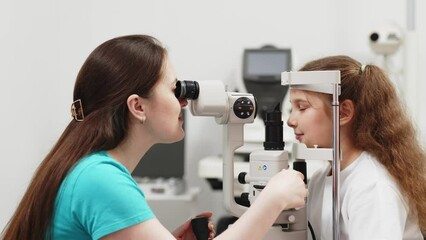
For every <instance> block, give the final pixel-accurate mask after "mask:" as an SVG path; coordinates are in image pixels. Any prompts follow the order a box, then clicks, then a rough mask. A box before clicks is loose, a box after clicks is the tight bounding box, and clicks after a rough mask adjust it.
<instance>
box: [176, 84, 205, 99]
mask: <svg viewBox="0 0 426 240" xmlns="http://www.w3.org/2000/svg"><path fill="white" fill-rule="evenodd" d="M199 94H200V86H199V85H198V82H196V81H177V82H176V89H175V96H176V97H177V98H186V99H192V100H194V99H197V98H198V95H199Z"/></svg>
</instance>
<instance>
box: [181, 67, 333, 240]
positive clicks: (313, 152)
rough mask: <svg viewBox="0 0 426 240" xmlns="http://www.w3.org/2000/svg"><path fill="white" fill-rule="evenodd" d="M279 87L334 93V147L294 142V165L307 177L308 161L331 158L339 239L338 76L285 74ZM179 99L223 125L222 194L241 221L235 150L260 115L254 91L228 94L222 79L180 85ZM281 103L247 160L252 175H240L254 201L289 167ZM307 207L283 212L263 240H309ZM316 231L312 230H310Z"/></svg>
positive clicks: (270, 114) (195, 112) (196, 113)
mask: <svg viewBox="0 0 426 240" xmlns="http://www.w3.org/2000/svg"><path fill="white" fill-rule="evenodd" d="M281 79H282V80H281V84H282V85H288V86H289V87H290V89H292V88H293V89H303V90H308V91H315V92H321V93H327V94H332V95H333V102H332V106H333V148H332V149H321V148H307V147H306V145H304V144H294V145H293V150H292V155H293V157H294V158H295V161H294V163H293V166H294V168H295V169H296V170H298V171H301V172H302V173H303V174H304V175H305V181H306V179H307V175H306V163H305V159H314V160H331V159H332V160H333V168H332V174H333V203H334V205H333V230H334V231H333V239H334V240H338V239H339V215H340V212H339V209H340V207H339V197H338V196H339V179H340V165H339V163H340V148H339V147H340V146H339V143H340V138H339V101H338V96H339V94H340V72H339V71H312V72H309V71H307V72H283V73H282V74H281ZM175 95H176V97H178V98H187V99H189V100H191V101H190V106H189V108H190V111H191V113H192V114H193V115H194V116H212V117H214V118H215V121H216V123H217V124H221V125H223V131H224V132H223V191H224V203H225V207H226V208H227V210H229V211H230V212H231V213H232V214H233V215H234V216H236V217H240V216H241V215H242V214H243V213H244V212H245V211H246V210H247V207H245V206H242V205H239V204H237V203H236V202H235V199H234V152H235V150H236V149H238V148H239V147H241V146H243V144H244V142H243V139H244V131H243V129H244V124H247V123H253V121H254V118H255V117H256V111H257V109H256V100H255V98H254V96H253V95H252V94H250V93H239V92H228V91H226V89H225V86H224V84H223V83H222V82H221V81H200V82H196V81H178V82H177V84H176V90H175ZM279 109H280V107H279V104H278V105H277V106H276V107H275V109H274V110H273V111H271V112H268V113H267V115H266V121H265V127H266V129H265V138H266V139H265V142H264V150H258V151H254V152H252V153H251V154H250V158H249V166H250V167H249V173H241V174H240V175H239V177H238V180H239V182H240V183H248V184H249V186H250V187H249V192H248V193H244V194H243V196H242V197H243V198H244V197H245V198H247V199H248V200H249V202H251V203H253V202H254V201H255V200H256V197H257V196H258V195H259V194H260V193H261V191H262V189H263V188H264V187H265V186H266V184H267V182H268V180H269V179H270V178H271V177H272V176H273V175H275V174H276V173H278V172H279V171H281V170H282V169H287V168H288V167H289V164H288V162H289V153H288V152H287V151H285V150H284V142H283V140H282V139H283V136H282V135H283V121H282V119H281V118H282V115H281V111H280V110H279ZM307 210H308V209H307V208H306V206H305V207H302V208H299V209H288V210H285V211H282V212H281V214H280V215H279V217H278V218H277V219H276V221H275V223H274V224H273V226H272V227H271V229H270V230H269V232H268V233H267V235H266V236H265V237H264V239H284V240H302V239H303V240H305V239H308V231H307V229H308V221H307ZM311 231H312V230H311Z"/></svg>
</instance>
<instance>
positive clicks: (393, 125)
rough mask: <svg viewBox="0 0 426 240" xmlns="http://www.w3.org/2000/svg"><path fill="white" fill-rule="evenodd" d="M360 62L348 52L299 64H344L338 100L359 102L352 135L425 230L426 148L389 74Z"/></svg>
mask: <svg viewBox="0 0 426 240" xmlns="http://www.w3.org/2000/svg"><path fill="white" fill-rule="evenodd" d="M361 66H362V65H361V64H360V63H359V62H358V61H356V60H354V59H352V58H350V57H348V56H330V57H325V58H321V59H317V60H314V61H311V62H309V63H307V64H305V65H304V66H303V67H302V68H301V69H300V70H301V71H316V70H340V74H341V95H340V97H339V101H343V100H346V99H349V100H351V101H353V103H354V106H355V117H354V124H353V129H352V135H353V136H354V138H355V139H354V142H355V145H356V147H358V148H360V149H362V150H364V151H367V152H369V153H371V154H372V155H374V156H375V157H376V158H377V159H378V160H379V161H380V162H381V163H382V164H383V165H384V166H385V167H386V169H387V170H388V171H389V173H390V174H391V175H392V176H393V177H394V178H395V180H396V182H397V184H398V185H399V187H400V189H401V191H402V192H403V194H404V196H405V197H406V198H407V199H408V200H409V204H410V211H413V213H416V214H417V216H418V220H419V225H420V228H421V229H422V232H423V234H425V233H426V201H425V200H426V199H425V196H426V164H425V161H426V153H425V150H424V148H423V147H422V145H421V144H420V141H419V140H418V135H417V132H416V128H415V126H414V125H413V123H412V121H411V119H410V117H409V116H408V114H407V113H406V111H405V109H406V108H405V106H404V103H403V102H402V101H401V100H400V99H399V96H398V93H397V91H396V89H395V87H394V86H393V83H392V82H391V81H390V80H389V78H388V76H387V74H386V73H385V72H384V71H383V70H382V69H380V68H379V67H377V66H375V65H366V66H365V67H363V69H361ZM414 210H416V211H414Z"/></svg>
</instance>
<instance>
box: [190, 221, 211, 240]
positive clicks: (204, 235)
mask: <svg viewBox="0 0 426 240" xmlns="http://www.w3.org/2000/svg"><path fill="white" fill-rule="evenodd" d="M191 225H192V231H193V232H194V235H195V238H196V239H197V240H207V239H209V235H210V229H209V218H208V217H206V216H197V217H195V218H193V219H191Z"/></svg>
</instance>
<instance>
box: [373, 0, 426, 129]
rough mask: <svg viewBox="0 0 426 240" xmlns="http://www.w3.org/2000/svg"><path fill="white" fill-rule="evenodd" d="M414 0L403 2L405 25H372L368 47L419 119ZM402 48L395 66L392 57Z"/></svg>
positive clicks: (417, 56)
mask: <svg viewBox="0 0 426 240" xmlns="http://www.w3.org/2000/svg"><path fill="white" fill-rule="evenodd" d="M415 3H416V0H407V1H406V4H407V5H406V9H405V10H406V18H407V19H406V28H403V27H401V26H399V25H397V24H396V23H392V22H384V23H382V24H380V25H378V26H376V27H374V28H373V29H372V30H371V31H370V33H369V36H368V37H369V46H370V48H371V50H372V51H373V52H374V53H375V54H377V55H378V56H380V57H381V58H382V59H381V62H380V63H377V65H379V66H380V67H382V68H383V69H384V70H385V71H386V72H387V74H388V75H389V77H390V79H391V80H392V81H393V82H394V83H395V84H396V87H397V89H398V90H399V92H400V93H401V94H402V96H403V98H404V100H405V102H406V104H407V106H408V109H409V111H410V114H411V115H412V116H413V118H414V119H415V120H416V121H417V122H419V121H420V119H419V118H420V117H419V116H418V114H419V111H414V109H416V103H417V102H419V100H418V96H419V93H420V92H418V89H419V88H418V87H419V85H418V78H419V77H418V73H419V72H418V62H419V52H418V42H417V38H418V37H417V33H416V24H415V22H416V7H415ZM400 48H402V50H403V51H404V52H403V54H402V55H401V56H402V57H401V61H400V62H401V64H400V65H399V66H398V65H394V64H393V61H392V60H393V59H391V57H396V56H395V55H396V53H397V52H398V50H399V49H400Z"/></svg>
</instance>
